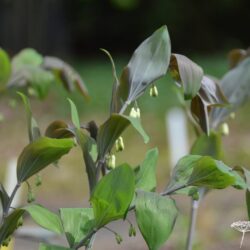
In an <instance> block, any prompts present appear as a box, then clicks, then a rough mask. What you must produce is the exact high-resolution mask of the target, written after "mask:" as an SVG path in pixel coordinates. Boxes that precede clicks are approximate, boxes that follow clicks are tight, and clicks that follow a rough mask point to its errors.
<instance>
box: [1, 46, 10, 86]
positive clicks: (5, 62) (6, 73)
mask: <svg viewBox="0 0 250 250" xmlns="http://www.w3.org/2000/svg"><path fill="white" fill-rule="evenodd" d="M10 74H11V64H10V59H9V56H8V54H7V53H6V52H5V51H4V50H3V49H1V48H0V87H1V88H2V87H5V85H6V83H7V82H8V79H9V77H10Z"/></svg>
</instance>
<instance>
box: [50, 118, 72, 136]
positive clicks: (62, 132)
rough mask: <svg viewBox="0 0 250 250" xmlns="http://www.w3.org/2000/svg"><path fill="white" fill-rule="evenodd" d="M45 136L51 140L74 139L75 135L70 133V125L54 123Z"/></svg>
mask: <svg viewBox="0 0 250 250" xmlns="http://www.w3.org/2000/svg"><path fill="white" fill-rule="evenodd" d="M45 136H47V137H50V138H57V139H62V138H70V137H73V136H74V134H73V133H72V132H71V131H70V128H69V126H68V124H66V123H65V122H64V121H59V120H58V121H54V122H52V123H51V124H50V125H49V126H48V127H47V129H46V131H45Z"/></svg>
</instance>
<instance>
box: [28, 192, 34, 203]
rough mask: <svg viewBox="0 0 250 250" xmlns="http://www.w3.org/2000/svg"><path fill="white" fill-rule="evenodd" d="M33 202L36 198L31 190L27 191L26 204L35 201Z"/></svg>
mask: <svg viewBox="0 0 250 250" xmlns="http://www.w3.org/2000/svg"><path fill="white" fill-rule="evenodd" d="M35 200H36V198H35V195H34V193H33V192H32V190H29V191H28V197H27V202H28V203H31V202H33V201H35Z"/></svg>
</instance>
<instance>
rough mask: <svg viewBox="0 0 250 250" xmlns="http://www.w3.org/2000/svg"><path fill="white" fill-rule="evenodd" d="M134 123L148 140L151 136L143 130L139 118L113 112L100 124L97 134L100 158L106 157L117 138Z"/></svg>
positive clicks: (145, 140) (145, 139)
mask: <svg viewBox="0 0 250 250" xmlns="http://www.w3.org/2000/svg"><path fill="white" fill-rule="evenodd" d="M130 124H131V125H132V126H133V127H134V128H135V129H136V130H137V131H138V132H139V133H140V134H141V136H142V137H143V138H144V142H145V143H146V142H148V140H149V137H148V136H147V134H146V133H145V131H144V130H143V128H142V126H141V123H140V120H139V119H138V118H134V117H130V116H124V115H119V114H112V115H111V116H110V117H109V119H108V120H107V121H106V122H105V123H104V124H102V125H101V126H100V128H99V131H98V135H97V148H98V153H99V158H102V157H104V155H106V154H107V153H108V152H109V151H110V150H111V149H112V147H113V145H114V143H115V141H116V139H117V138H118V137H119V136H120V135H121V133H122V132H123V131H124V130H125V129H126V128H127V127H128V126H129V125H130Z"/></svg>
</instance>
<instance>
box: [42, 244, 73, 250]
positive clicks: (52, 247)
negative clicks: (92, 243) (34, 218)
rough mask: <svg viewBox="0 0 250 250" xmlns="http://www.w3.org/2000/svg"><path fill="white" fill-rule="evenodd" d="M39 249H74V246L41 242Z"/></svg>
mask: <svg viewBox="0 0 250 250" xmlns="http://www.w3.org/2000/svg"><path fill="white" fill-rule="evenodd" d="M39 250H74V249H72V248H67V247H62V246H55V245H48V244H45V243H41V244H40V245H39Z"/></svg>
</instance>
